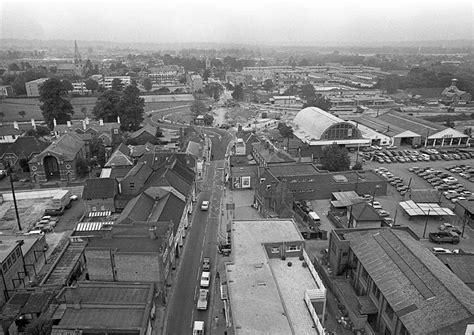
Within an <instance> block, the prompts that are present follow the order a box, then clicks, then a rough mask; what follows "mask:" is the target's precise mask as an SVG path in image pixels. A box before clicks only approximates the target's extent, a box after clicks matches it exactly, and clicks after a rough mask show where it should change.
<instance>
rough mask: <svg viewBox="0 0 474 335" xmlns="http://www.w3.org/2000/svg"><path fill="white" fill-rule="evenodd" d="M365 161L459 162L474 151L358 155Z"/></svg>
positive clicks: (426, 150)
mask: <svg viewBox="0 0 474 335" xmlns="http://www.w3.org/2000/svg"><path fill="white" fill-rule="evenodd" d="M360 155H361V156H362V157H363V158H365V159H366V160H372V161H376V162H379V163H407V162H429V161H436V160H446V161H449V160H460V159H471V158H474V151H468V150H467V149H450V150H436V149H420V150H408V149H405V150H395V149H392V150H389V149H385V150H376V151H373V152H369V153H361V154H360Z"/></svg>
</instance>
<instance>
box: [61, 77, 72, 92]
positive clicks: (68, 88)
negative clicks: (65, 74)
mask: <svg viewBox="0 0 474 335" xmlns="http://www.w3.org/2000/svg"><path fill="white" fill-rule="evenodd" d="M61 82H62V83H63V86H64V89H65V90H66V91H68V92H71V91H72V90H74V86H72V83H71V82H70V81H69V80H67V79H63V80H61Z"/></svg>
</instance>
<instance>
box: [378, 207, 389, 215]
mask: <svg viewBox="0 0 474 335" xmlns="http://www.w3.org/2000/svg"><path fill="white" fill-rule="evenodd" d="M379 215H380V216H381V217H387V216H390V213H389V212H387V211H386V210H383V209H380V210H379Z"/></svg>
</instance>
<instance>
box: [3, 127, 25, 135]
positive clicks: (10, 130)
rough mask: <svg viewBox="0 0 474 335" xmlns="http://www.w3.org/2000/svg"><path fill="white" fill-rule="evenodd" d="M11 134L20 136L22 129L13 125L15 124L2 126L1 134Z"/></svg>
mask: <svg viewBox="0 0 474 335" xmlns="http://www.w3.org/2000/svg"><path fill="white" fill-rule="evenodd" d="M11 135H15V136H20V135H21V131H20V130H19V129H16V128H15V127H13V125H3V126H0V136H11Z"/></svg>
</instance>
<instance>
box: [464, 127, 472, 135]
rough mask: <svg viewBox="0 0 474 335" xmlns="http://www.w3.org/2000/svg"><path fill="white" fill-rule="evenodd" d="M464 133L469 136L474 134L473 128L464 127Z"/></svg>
mask: <svg viewBox="0 0 474 335" xmlns="http://www.w3.org/2000/svg"><path fill="white" fill-rule="evenodd" d="M464 134H466V135H468V136H469V137H471V136H472V128H471V127H469V128H466V129H464Z"/></svg>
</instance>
